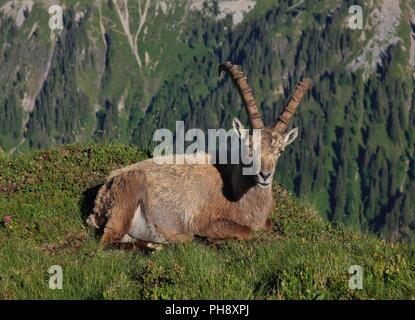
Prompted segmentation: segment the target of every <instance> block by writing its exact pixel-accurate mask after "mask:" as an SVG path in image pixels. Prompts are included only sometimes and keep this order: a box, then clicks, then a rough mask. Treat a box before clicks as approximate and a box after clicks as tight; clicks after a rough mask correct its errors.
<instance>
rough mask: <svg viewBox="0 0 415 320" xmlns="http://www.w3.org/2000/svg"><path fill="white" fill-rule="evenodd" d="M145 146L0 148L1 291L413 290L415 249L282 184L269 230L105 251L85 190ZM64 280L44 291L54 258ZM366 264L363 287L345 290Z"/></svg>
mask: <svg viewBox="0 0 415 320" xmlns="http://www.w3.org/2000/svg"><path fill="white" fill-rule="evenodd" d="M143 158H144V154H143V153H141V152H139V151H137V150H136V149H133V148H130V147H125V146H110V145H101V146H97V145H92V146H85V147H82V146H79V145H72V146H67V147H60V148H56V149H50V150H45V151H38V152H32V153H23V154H20V155H18V156H16V157H0V218H2V217H4V216H5V215H11V216H12V218H13V222H12V225H11V227H10V226H9V227H6V226H4V225H3V226H0V298H1V299H170V298H172V299H179V298H184V299H196V298H201V299H203V298H205V299H402V298H412V299H414V298H415V272H414V271H415V270H414V268H415V267H414V266H415V247H414V245H409V244H393V243H387V242H385V241H382V240H379V239H378V238H376V237H375V236H372V235H368V234H358V233H355V232H352V231H350V230H347V229H345V228H344V227H342V226H340V227H337V228H333V227H332V226H331V225H330V224H328V223H326V222H325V221H323V219H321V218H320V216H319V215H318V214H317V213H316V211H315V210H314V209H313V208H312V207H311V206H310V205H309V204H307V203H305V202H304V201H300V200H298V199H296V198H294V197H292V196H291V195H290V194H288V193H287V192H285V191H284V190H283V189H282V188H280V187H279V186H275V198H276V202H277V209H276V210H275V212H274V213H273V222H274V229H273V232H272V233H271V234H265V233H258V234H256V235H255V237H254V239H253V240H252V241H248V242H238V241H226V242H224V243H222V244H220V245H212V244H207V243H205V242H203V241H200V240H195V241H193V242H191V243H186V244H177V245H169V246H167V247H165V248H164V249H163V250H161V251H157V252H154V253H143V252H125V251H120V250H103V249H101V248H100V247H99V246H98V242H99V239H98V238H97V237H96V236H95V235H94V234H93V232H91V231H90V230H89V229H88V228H86V227H85V225H84V214H82V213H81V212H82V210H81V208H80V203H81V199H82V193H83V192H84V191H85V190H86V189H88V188H91V187H94V186H96V185H98V184H99V183H101V182H103V180H104V178H105V176H106V175H107V174H108V173H109V172H110V171H111V170H113V169H115V168H119V167H121V166H124V165H127V164H130V163H133V162H135V161H139V160H141V159H143ZM53 265H59V266H61V267H62V269H63V289H62V290H51V289H49V288H48V279H49V277H50V274H49V273H48V269H49V267H51V266H53ZM352 265H360V266H361V267H362V268H363V271H364V278H363V290H351V289H348V280H349V277H350V275H349V274H348V269H349V267H350V266H352Z"/></svg>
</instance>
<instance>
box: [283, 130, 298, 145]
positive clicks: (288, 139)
mask: <svg viewBox="0 0 415 320" xmlns="http://www.w3.org/2000/svg"><path fill="white" fill-rule="evenodd" d="M297 137H298V128H294V129H292V130H291V131H290V132H288V133H286V134H285V135H284V147H286V146H288V145H289V144H291V143H292V142H293V141H294V140H295V139H296V138H297Z"/></svg>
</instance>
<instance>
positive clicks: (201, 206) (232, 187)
mask: <svg viewBox="0 0 415 320" xmlns="http://www.w3.org/2000/svg"><path fill="white" fill-rule="evenodd" d="M220 71H226V72H227V73H228V74H229V75H230V76H231V77H232V79H233V81H234V83H235V85H236V87H237V88H238V90H239V93H240V95H241V97H242V100H243V102H244V105H245V108H246V111H247V113H248V117H249V119H250V123H251V126H252V129H259V130H261V135H260V141H253V140H254V139H255V137H254V136H253V135H252V134H247V133H246V130H244V126H243V125H242V123H241V122H240V121H239V120H238V119H236V118H235V119H234V120H233V129H234V130H235V132H236V134H237V135H238V137H239V138H240V139H241V146H242V147H243V148H248V150H249V152H251V153H252V152H253V150H252V149H253V145H254V144H255V143H259V144H260V150H261V151H260V154H259V155H258V156H259V159H260V170H259V172H258V174H256V175H243V174H242V169H243V166H242V164H236V165H229V166H225V169H224V168H223V167H221V166H219V165H214V164H211V162H210V161H209V160H210V158H209V157H210V156H209V155H207V154H199V155H198V156H199V157H203V158H204V159H205V160H206V161H204V164H194V162H193V161H190V160H189V158H187V157H186V156H184V155H176V156H175V157H184V159H183V160H184V161H183V162H184V164H158V163H160V161H154V159H148V160H145V161H142V162H139V163H136V164H134V165H131V166H129V167H126V168H123V169H120V170H117V171H115V172H113V173H112V174H111V175H110V177H109V178H108V179H107V181H106V183H105V184H104V185H103V186H102V187H101V189H100V191H99V193H98V195H97V198H96V201H95V207H94V211H93V213H92V214H91V215H90V216H89V218H88V223H89V224H90V225H91V226H93V227H95V228H104V234H103V237H102V239H101V243H102V244H103V245H113V244H116V245H121V246H127V245H126V243H128V244H129V246H130V247H136V246H137V247H148V248H152V247H154V246H155V245H157V244H163V243H169V242H178V241H186V240H189V239H192V238H193V237H194V236H200V237H206V238H210V239H227V238H234V239H240V240H245V239H249V238H250V237H251V233H252V231H254V230H261V229H263V230H270V229H271V222H270V215H271V212H272V210H273V209H274V200H273V196H272V189H271V185H272V179H273V176H274V171H275V166H276V162H277V160H278V158H279V157H280V155H281V153H282V152H283V151H284V149H285V147H286V146H287V145H289V144H290V143H291V142H293V141H294V139H295V138H296V137H297V135H298V130H297V128H295V129H293V130H291V131H290V132H288V133H286V130H287V128H288V123H289V121H290V119H291V118H292V116H293V114H294V113H295V111H296V109H297V107H298V104H299V102H300V100H301V98H302V97H303V95H304V94H305V92H306V91H307V90H308V89H309V88H310V86H311V81H310V80H309V79H305V80H303V81H301V82H300V83H299V85H298V86H297V88H296V91H295V93H294V95H293V97H292V98H291V100H290V102H289V103H288V105H287V106H286V107H285V108H284V110H283V112H282V113H281V115H280V117H279V119H278V121H277V122H276V124H275V125H273V126H272V127H270V128H265V127H264V124H263V122H262V118H261V115H260V113H259V111H258V108H257V105H256V102H255V99H254V97H253V94H252V90H251V89H250V88H249V86H248V83H247V78H246V77H245V76H244V74H243V73H242V72H241V71H239V69H238V67H237V66H236V65H232V64H231V63H230V62H225V63H223V64H222V65H221V66H220ZM192 160H193V159H192ZM174 163H176V162H174Z"/></svg>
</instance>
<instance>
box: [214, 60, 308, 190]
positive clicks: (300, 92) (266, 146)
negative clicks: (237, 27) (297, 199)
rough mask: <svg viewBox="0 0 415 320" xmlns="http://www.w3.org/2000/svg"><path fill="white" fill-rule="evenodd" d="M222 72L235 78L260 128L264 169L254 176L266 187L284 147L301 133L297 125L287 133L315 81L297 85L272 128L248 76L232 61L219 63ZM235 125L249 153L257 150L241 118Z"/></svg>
mask: <svg viewBox="0 0 415 320" xmlns="http://www.w3.org/2000/svg"><path fill="white" fill-rule="evenodd" d="M222 71H226V72H227V73H228V74H229V75H230V76H231V77H232V80H233V82H234V83H235V85H236V87H237V88H238V91H239V94H240V95H241V98H242V100H243V103H244V105H245V108H246V111H247V113H248V118H249V121H250V123H251V127H252V129H259V130H261V141H255V143H260V146H261V152H260V155H257V156H260V161H261V168H260V171H259V173H258V174H257V175H256V176H255V180H256V183H257V185H258V186H260V187H262V188H267V187H269V186H270V185H271V183H272V179H273V176H274V172H275V166H276V163H277V161H278V158H279V157H280V155H281V153H282V152H283V151H284V149H285V147H286V146H288V145H289V144H290V143H292V142H293V141H294V140H295V139H296V138H297V136H298V128H295V129H292V130H291V131H289V132H288V133H287V132H286V131H287V128H288V124H289V122H290V120H291V119H292V117H293V115H294V113H295V111H296V110H297V107H298V105H299V103H300V101H301V99H302V97H303V96H304V94H305V93H306V92H307V91H308V90H309V89H310V88H311V86H312V82H311V80H310V79H304V80H302V81H301V82H300V83H299V84H298V85H297V88H296V90H295V92H294V94H293V96H292V97H291V99H290V101H289V103H288V104H287V106H286V107H285V108H284V110H283V111H282V112H281V114H280V116H279V118H278V120H277V122H276V123H275V124H274V125H273V126H272V127H269V128H266V127H265V126H264V123H263V121H262V116H261V114H260V112H259V110H258V107H257V104H256V101H255V98H254V96H253V94H252V89H251V88H250V87H249V85H248V82H247V77H246V76H245V75H244V74H243V72H241V71H240V70H239V69H238V66H237V65H233V64H232V63H231V62H230V61H227V62H225V63H223V64H221V65H220V67H219V72H222ZM233 128H234V130H235V132H236V134H237V135H238V136H239V138H240V139H241V140H243V141H244V142H245V143H244V144H242V145H245V147H247V148H249V150H250V153H251V152H254V151H253V150H252V147H253V146H254V145H255V143H254V141H253V139H254V136H253V135H252V134H250V135H249V137H246V133H245V132H246V131H245V130H244V126H243V124H242V123H241V122H240V121H239V119H237V118H234V119H233Z"/></svg>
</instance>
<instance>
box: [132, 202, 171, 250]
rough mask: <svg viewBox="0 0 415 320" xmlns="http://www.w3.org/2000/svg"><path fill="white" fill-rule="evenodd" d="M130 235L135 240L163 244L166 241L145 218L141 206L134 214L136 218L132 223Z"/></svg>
mask: <svg viewBox="0 0 415 320" xmlns="http://www.w3.org/2000/svg"><path fill="white" fill-rule="evenodd" d="M128 235H129V236H130V237H132V238H135V239H140V240H145V241H151V242H157V243H163V242H165V239H164V238H163V237H162V236H161V235H160V234H159V233H158V232H157V230H156V228H155V227H154V225H152V224H151V223H149V222H148V221H147V219H146V218H145V217H144V215H143V212H142V211H141V208H140V206H138V207H137V210H136V211H135V212H134V218H133V220H132V221H131V227H130V230H129V231H128Z"/></svg>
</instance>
